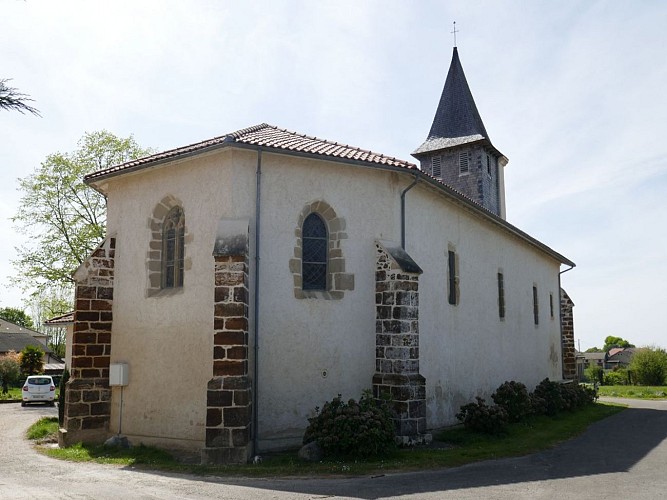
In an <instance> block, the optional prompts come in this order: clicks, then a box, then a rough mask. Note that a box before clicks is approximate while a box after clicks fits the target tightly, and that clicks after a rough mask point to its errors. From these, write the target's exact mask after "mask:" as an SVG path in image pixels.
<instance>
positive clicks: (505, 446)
mask: <svg viewBox="0 0 667 500" xmlns="http://www.w3.org/2000/svg"><path fill="white" fill-rule="evenodd" d="M623 409H624V407H622V406H615V405H605V404H594V405H590V406H588V407H585V408H583V409H581V410H579V411H577V412H574V413H562V414H560V415H557V416H556V417H536V418H533V419H531V420H529V421H528V422H525V423H518V424H511V425H510V426H509V429H508V431H507V432H506V433H505V434H503V435H501V436H486V435H481V434H475V433H473V432H470V431H467V430H465V429H463V428H460V427H456V428H451V429H447V430H445V431H442V432H440V433H437V434H436V435H434V444H435V445H434V446H431V447H415V448H403V449H397V450H396V451H394V452H393V453H391V454H390V455H388V456H385V457H383V458H382V459H373V460H346V459H342V458H341V459H327V460H324V461H322V462H318V463H308V462H302V461H301V460H299V458H298V457H297V454H296V451H295V450H292V451H286V452H282V453H275V454H269V455H266V456H264V460H263V461H262V463H260V464H257V465H236V466H203V465H188V464H182V463H179V462H178V461H177V460H176V459H174V458H172V457H171V456H170V455H169V454H168V453H166V452H164V451H160V450H157V449H155V448H151V447H147V446H141V445H140V446H135V447H133V448H130V449H127V450H124V449H117V448H105V447H103V446H91V445H81V444H78V445H75V446H72V447H69V448H64V449H60V448H47V447H40V448H39V449H40V451H41V452H42V453H44V454H46V455H48V456H50V457H54V458H61V459H65V460H73V461H92V462H97V463H106V464H119V465H126V466H127V465H129V466H137V467H142V468H150V469H159V470H167V471H174V472H189V473H194V474H202V475H242V476H255V477H273V476H311V475H329V474H342V475H358V474H382V473H383V472H389V471H406V470H416V469H433V468H440V467H454V466H459V465H463V464H467V463H471V462H477V461H480V460H487V459H493V458H502V457H509V456H518V455H526V454H528V453H532V452H535V451H539V450H544V449H547V448H551V447H553V446H554V445H556V444H558V443H560V442H562V441H566V440H568V439H570V438H572V437H574V436H577V435H578V434H581V433H582V432H583V431H584V430H586V428H587V427H588V426H589V425H590V424H592V423H593V422H596V421H598V420H601V419H603V418H606V417H609V416H611V415H613V414H615V413H618V412H620V411H622V410H623ZM42 420H44V419H42ZM40 422H42V421H40ZM38 424H39V422H38V423H37V424H35V425H38ZM42 425H43V424H42ZM46 425H51V429H52V432H53V433H55V432H57V427H58V423H57V421H55V422H53V420H51V421H50V423H47V424H46Z"/></svg>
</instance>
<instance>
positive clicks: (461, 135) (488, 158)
mask: <svg viewBox="0 0 667 500" xmlns="http://www.w3.org/2000/svg"><path fill="white" fill-rule="evenodd" d="M412 156H414V157H415V158H417V159H418V160H419V164H420V169H421V170H422V172H424V173H426V174H428V175H431V176H433V177H435V178H436V179H438V180H440V181H441V182H443V183H444V184H447V185H449V186H451V187H452V188H454V189H456V190H457V191H459V192H460V193H462V194H464V195H465V196H467V197H468V198H470V199H471V200H473V201H475V202H476V203H478V204H479V205H481V206H483V207H484V208H486V209H487V210H489V211H490V212H492V213H494V214H496V215H498V216H499V217H501V218H504V217H505V183H504V172H503V170H504V167H505V165H506V164H507V158H506V157H505V156H504V155H503V154H502V153H501V152H500V151H498V150H497V149H496V148H495V147H494V145H493V144H491V140H490V139H489V136H488V134H487V132H486V128H485V127H484V122H482V117H481V116H480V115H479V111H477V106H476V105H475V99H473V97H472V93H471V92H470V87H468V82H467V80H466V76H465V73H464V72H463V67H462V66H461V61H460V60H459V52H458V50H457V48H456V47H454V54H453V55H452V63H451V65H450V66H449V72H448V73H447V79H446V80H445V87H444V89H443V90H442V95H441V96H440V102H439V103H438V109H437V110H436V112H435V118H434V119H433V124H432V125H431V130H430V132H429V134H428V137H427V138H426V140H425V141H424V143H423V144H422V145H421V146H419V147H418V148H417V149H416V150H415V151H414V152H413V153H412Z"/></svg>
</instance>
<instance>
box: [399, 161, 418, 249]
mask: <svg viewBox="0 0 667 500" xmlns="http://www.w3.org/2000/svg"><path fill="white" fill-rule="evenodd" d="M418 181H419V173H416V174H415V180H414V181H412V184H410V185H409V186H408V187H406V188H405V189H404V190H403V191H401V248H402V249H403V250H405V194H406V193H407V192H408V191H410V190H411V189H412V188H413V187H415V186H416V185H417V182H418Z"/></svg>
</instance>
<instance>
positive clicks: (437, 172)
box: [431, 156, 442, 179]
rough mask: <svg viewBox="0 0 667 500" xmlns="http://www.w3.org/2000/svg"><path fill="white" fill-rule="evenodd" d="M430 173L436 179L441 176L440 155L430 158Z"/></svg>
mask: <svg viewBox="0 0 667 500" xmlns="http://www.w3.org/2000/svg"><path fill="white" fill-rule="evenodd" d="M431 175H432V176H433V177H437V178H438V179H441V178H442V158H441V157H440V156H434V157H433V158H431Z"/></svg>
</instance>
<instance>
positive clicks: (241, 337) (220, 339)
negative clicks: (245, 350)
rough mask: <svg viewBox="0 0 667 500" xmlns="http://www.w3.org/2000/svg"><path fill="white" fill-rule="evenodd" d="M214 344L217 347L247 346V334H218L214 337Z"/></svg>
mask: <svg viewBox="0 0 667 500" xmlns="http://www.w3.org/2000/svg"><path fill="white" fill-rule="evenodd" d="M213 343H214V344H215V345H225V346H228V345H246V344H247V340H246V332H244V331H236V332H217V333H216V334H215V335H214V336H213Z"/></svg>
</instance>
